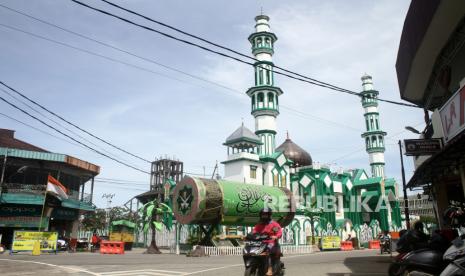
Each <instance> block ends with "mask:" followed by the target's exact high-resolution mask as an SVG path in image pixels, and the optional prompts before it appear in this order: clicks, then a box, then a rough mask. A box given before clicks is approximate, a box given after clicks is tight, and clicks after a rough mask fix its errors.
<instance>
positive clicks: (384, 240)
mask: <svg viewBox="0 0 465 276" xmlns="http://www.w3.org/2000/svg"><path fill="white" fill-rule="evenodd" d="M379 244H380V253H381V255H382V254H383V253H384V252H386V253H388V254H391V238H390V237H389V236H386V235H383V236H382V237H381V238H380V239H379Z"/></svg>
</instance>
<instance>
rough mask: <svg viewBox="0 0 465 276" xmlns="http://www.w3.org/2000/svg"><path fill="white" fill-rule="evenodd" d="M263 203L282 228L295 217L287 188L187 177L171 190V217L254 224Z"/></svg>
mask: <svg viewBox="0 0 465 276" xmlns="http://www.w3.org/2000/svg"><path fill="white" fill-rule="evenodd" d="M264 206H268V207H270V208H271V209H273V219H274V220H276V221H277V222H279V224H280V225H281V226H283V227H285V226H287V225H289V224H290V223H291V222H292V220H293V218H294V215H295V200H294V197H293V195H292V193H291V192H290V191H289V190H288V189H286V188H279V187H268V186H261V185H252V184H244V183H240V182H232V181H225V180H213V179H203V178H193V177H189V176H187V177H185V178H184V179H182V180H181V181H180V182H179V183H178V184H177V185H176V187H175V188H174V190H173V212H174V216H175V217H176V220H177V221H178V222H180V223H182V224H200V225H220V224H221V225H242V226H253V225H255V224H256V223H257V222H258V221H259V218H258V213H259V212H260V210H261V209H262V208H263V207H264Z"/></svg>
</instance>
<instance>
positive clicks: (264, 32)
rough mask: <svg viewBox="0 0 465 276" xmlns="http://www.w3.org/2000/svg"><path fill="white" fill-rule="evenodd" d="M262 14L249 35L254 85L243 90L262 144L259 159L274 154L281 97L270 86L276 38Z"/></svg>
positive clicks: (278, 90)
mask: <svg viewBox="0 0 465 276" xmlns="http://www.w3.org/2000/svg"><path fill="white" fill-rule="evenodd" d="M269 20H270V18H269V17H268V16H266V15H259V16H257V17H255V21H256V24H255V32H254V33H252V34H251V35H250V36H249V41H250V43H251V44H252V54H253V55H254V56H255V59H257V61H256V62H255V64H254V68H255V86H253V87H251V88H249V89H248V90H247V95H248V96H249V97H250V98H251V100H252V115H253V116H254V117H255V134H256V135H258V137H260V140H261V142H262V143H263V144H262V145H261V146H260V147H259V154H260V156H269V155H271V154H273V153H274V152H275V148H276V142H275V136H276V117H277V116H278V115H279V103H278V97H279V96H280V95H281V94H283V92H282V90H281V89H280V88H279V87H276V86H274V74H273V67H274V65H273V62H272V56H273V53H274V43H275V42H276V40H277V39H278V38H277V37H276V35H275V34H274V33H272V32H271V31H270V25H269V24H268V21H269Z"/></svg>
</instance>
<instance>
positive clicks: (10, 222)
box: [0, 216, 49, 228]
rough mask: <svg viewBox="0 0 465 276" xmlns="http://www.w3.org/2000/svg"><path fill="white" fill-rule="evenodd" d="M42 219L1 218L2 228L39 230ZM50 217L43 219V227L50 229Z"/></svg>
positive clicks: (31, 217) (30, 217)
mask: <svg viewBox="0 0 465 276" xmlns="http://www.w3.org/2000/svg"><path fill="white" fill-rule="evenodd" d="M39 221H40V217H33V216H21V217H18V216H8V217H0V227H21V228H25V227H27V228H38V227H39ZM48 222H49V220H48V217H43V218H42V224H41V227H44V228H45V227H48Z"/></svg>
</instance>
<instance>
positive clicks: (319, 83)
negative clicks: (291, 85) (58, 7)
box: [71, 0, 420, 108]
mask: <svg viewBox="0 0 465 276" xmlns="http://www.w3.org/2000/svg"><path fill="white" fill-rule="evenodd" d="M71 1H73V2H75V3H77V4H79V5H81V6H84V7H86V8H89V9H92V10H94V11H97V12H99V13H102V14H105V15H108V16H111V17H114V18H116V19H119V20H121V21H124V22H126V23H128V24H131V25H134V26H137V27H140V28H143V29H145V30H148V31H151V32H155V33H158V34H160V35H162V36H165V37H167V38H170V39H174V40H176V41H179V42H182V43H185V44H188V45H190V46H194V47H197V48H200V49H202V50H205V51H208V52H211V53H214V54H217V55H220V56H223V57H226V58H229V59H232V60H235V61H238V62H241V63H244V64H247V65H251V66H255V64H254V63H251V62H248V61H244V60H242V59H240V58H237V57H234V56H231V55H228V54H225V53H222V52H219V51H216V50H212V49H210V48H207V47H205V46H202V45H199V44H196V43H194V42H190V41H188V40H185V39H181V38H178V37H175V36H173V35H170V34H167V33H164V32H162V31H159V30H156V29H153V28H151V27H148V26H145V25H142V24H139V23H136V22H134V21H131V20H129V19H126V18H123V17H121V16H118V15H115V14H113V13H110V12H108V11H105V10H102V9H98V8H95V7H92V6H90V5H87V4H85V3H82V2H80V1H77V0H71ZM102 1H104V2H106V3H108V4H110V3H111V2H108V1H105V0H102ZM111 4H112V5H114V6H115V7H118V8H120V9H123V10H125V11H128V12H131V13H133V14H136V15H138V16H141V17H143V18H145V19H147V20H150V21H152V22H155V23H157V24H160V22H159V21H156V20H153V19H151V18H148V17H146V16H143V15H141V14H138V13H136V12H133V11H130V10H128V9H125V8H122V7H121V6H118V5H116V4H113V3H111ZM162 24H163V25H164V26H165V27H166V26H169V25H167V24H164V23H162ZM169 28H172V29H174V30H177V31H179V32H182V33H183V34H187V32H183V31H181V30H179V29H176V28H174V27H171V26H169ZM189 36H191V37H194V38H196V39H200V40H202V41H204V42H207V40H205V39H202V38H199V37H197V36H194V35H191V34H189ZM207 43H209V44H211V45H214V46H216V47H220V48H222V49H226V50H228V51H232V52H234V53H236V54H238V55H241V56H246V55H244V54H241V53H239V52H237V51H234V50H232V49H229V48H227V47H224V46H220V45H218V44H216V43H213V42H210V41H208V42H207ZM246 57H247V58H251V57H249V56H246ZM251 59H253V60H255V61H257V60H256V59H254V58H251ZM274 67H275V68H278V69H280V70H282V71H285V72H288V73H290V74H293V75H297V76H299V77H295V76H292V75H289V74H286V73H283V72H279V71H274V72H275V73H276V74H279V75H283V76H286V77H289V78H292V79H295V80H299V81H302V82H307V83H310V84H313V85H317V86H320V87H324V88H328V89H331V90H334V91H338V92H341V93H346V94H351V95H356V96H358V97H360V96H361V95H360V93H358V92H354V91H351V90H348V89H344V88H340V87H337V86H335V85H332V84H329V83H325V82H322V81H319V80H316V79H313V78H310V77H307V76H304V75H302V74H299V73H295V72H293V71H290V70H287V69H284V68H281V67H279V66H274ZM263 69H264V70H267V71H270V70H269V69H267V68H264V67H263ZM377 99H378V100H379V101H383V102H388V103H391V104H397V105H402V106H409V107H417V108H420V107H419V106H417V105H412V104H407V103H402V102H396V101H391V100H385V99H381V98H377Z"/></svg>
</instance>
